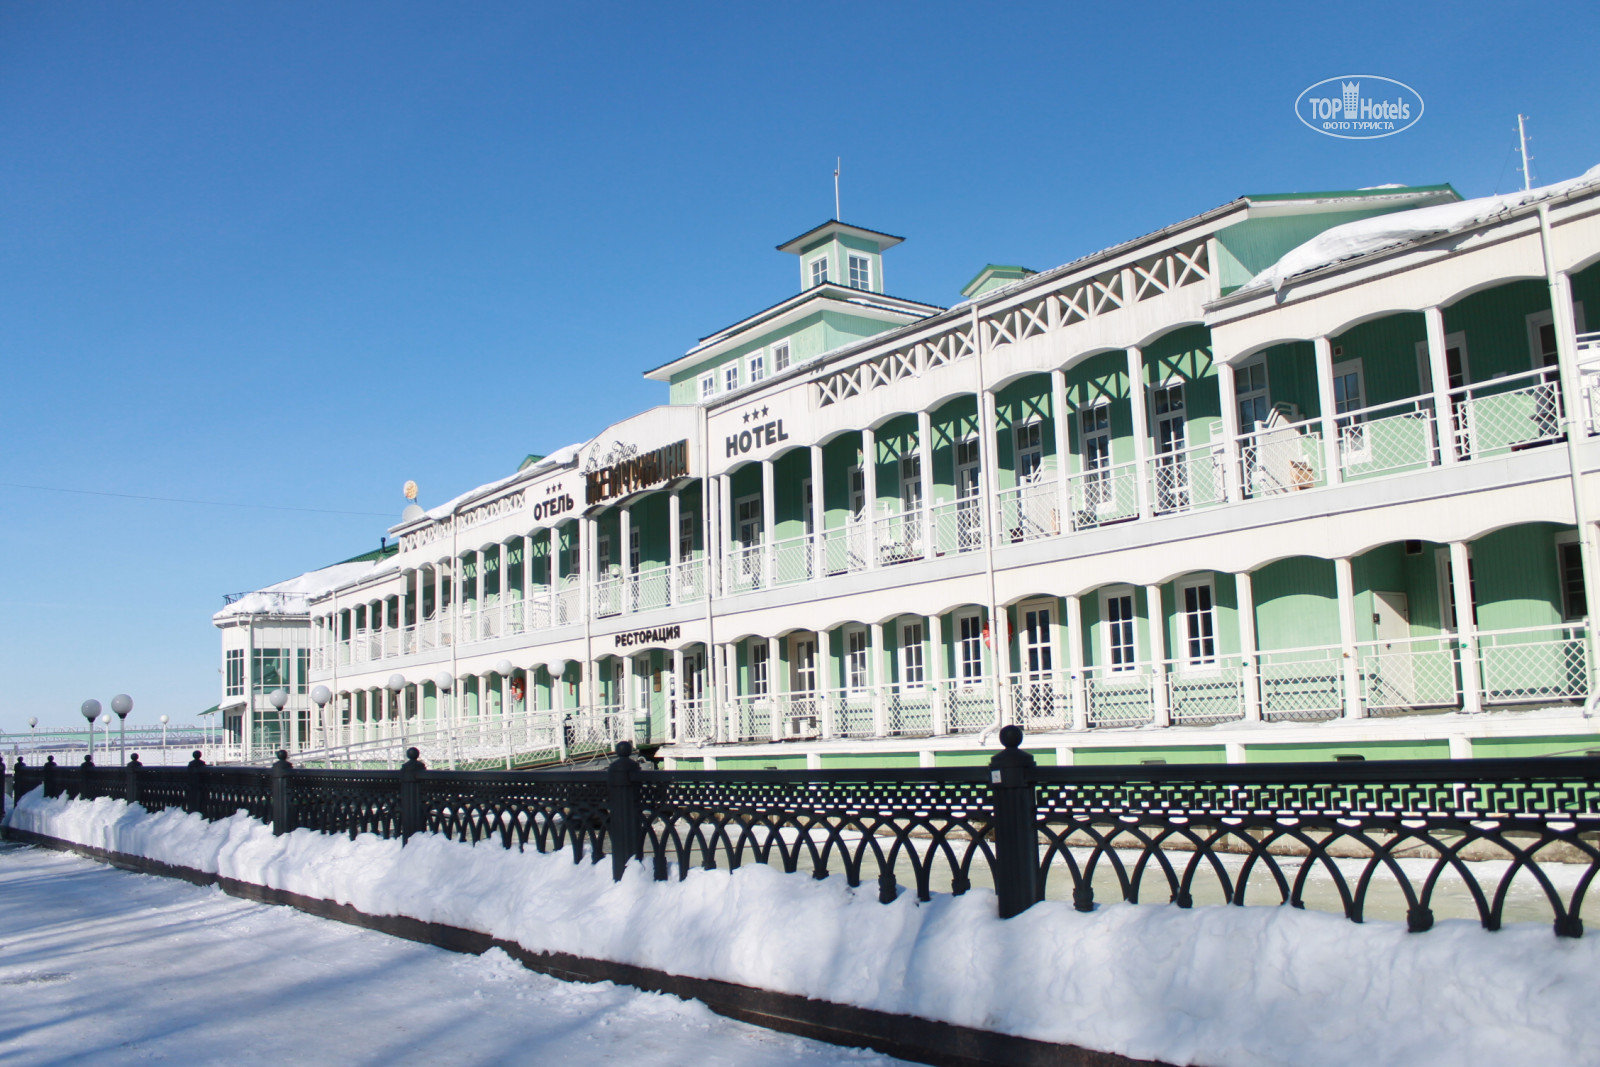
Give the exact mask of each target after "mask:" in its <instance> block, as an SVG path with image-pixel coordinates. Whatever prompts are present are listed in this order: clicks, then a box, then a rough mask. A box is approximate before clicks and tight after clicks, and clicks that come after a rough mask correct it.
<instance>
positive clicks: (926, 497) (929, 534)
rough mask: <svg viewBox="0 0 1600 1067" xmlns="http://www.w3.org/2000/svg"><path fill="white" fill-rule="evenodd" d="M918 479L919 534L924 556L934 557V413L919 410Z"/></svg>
mask: <svg viewBox="0 0 1600 1067" xmlns="http://www.w3.org/2000/svg"><path fill="white" fill-rule="evenodd" d="M917 481H918V483H919V484H920V486H921V492H922V516H921V518H920V519H919V520H918V521H919V522H921V524H922V528H921V530H920V531H919V532H918V536H919V537H920V538H921V540H922V553H921V555H922V558H923V559H932V558H933V557H934V556H935V555H936V554H937V552H936V548H935V545H934V543H933V414H932V412H928V411H919V412H917Z"/></svg>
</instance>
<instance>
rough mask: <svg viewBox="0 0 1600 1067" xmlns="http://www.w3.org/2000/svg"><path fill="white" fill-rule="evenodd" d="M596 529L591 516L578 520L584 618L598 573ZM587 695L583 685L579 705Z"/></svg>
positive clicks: (591, 607)
mask: <svg viewBox="0 0 1600 1067" xmlns="http://www.w3.org/2000/svg"><path fill="white" fill-rule="evenodd" d="M598 529H599V523H597V522H596V521H595V520H594V519H592V518H587V517H585V518H581V519H579V520H578V589H579V593H578V596H579V598H580V600H581V602H582V604H583V617H584V618H585V619H592V618H594V614H593V611H594V583H595V575H596V574H597V573H598V572H597V569H596V565H597V564H598V563H599V559H598V558H597V557H598V555H599V553H597V552H596V551H595V546H596V545H597V544H598V543H599V538H598V537H596V536H595V534H596V532H597V530H598ZM589 667H590V665H589V664H588V663H585V664H584V666H583V678H584V681H588V678H589ZM588 696H589V690H588V688H587V687H585V688H584V690H583V691H582V692H581V693H580V694H579V700H578V705H579V707H582V706H583V701H584V700H585V699H587V698H588Z"/></svg>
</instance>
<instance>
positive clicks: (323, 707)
mask: <svg viewBox="0 0 1600 1067" xmlns="http://www.w3.org/2000/svg"><path fill="white" fill-rule="evenodd" d="M332 699H333V692H332V690H330V689H329V688H328V687H327V686H325V685H319V686H317V687H316V688H315V689H313V690H311V702H312V703H313V704H315V705H316V706H317V728H318V729H319V730H321V731H322V747H323V748H327V747H328V701H330V700H332Z"/></svg>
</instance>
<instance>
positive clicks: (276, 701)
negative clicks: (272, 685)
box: [267, 686, 291, 748]
mask: <svg viewBox="0 0 1600 1067" xmlns="http://www.w3.org/2000/svg"><path fill="white" fill-rule="evenodd" d="M267 703H269V704H271V705H272V706H273V707H274V708H276V709H277V710H278V744H279V746H281V747H283V748H290V747H291V746H290V744H289V743H288V742H287V741H286V740H284V736H283V733H284V731H283V708H284V705H285V704H288V703H289V691H288V690H287V689H284V688H283V687H282V686H279V687H278V688H277V689H274V690H273V691H272V693H271V695H270V696H268V697H267Z"/></svg>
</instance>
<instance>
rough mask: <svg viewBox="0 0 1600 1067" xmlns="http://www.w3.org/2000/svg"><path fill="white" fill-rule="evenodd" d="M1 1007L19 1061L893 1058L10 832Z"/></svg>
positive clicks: (785, 1066)
mask: <svg viewBox="0 0 1600 1067" xmlns="http://www.w3.org/2000/svg"><path fill="white" fill-rule="evenodd" d="M0 1007H3V1010H0V1061H3V1062H5V1063H8V1064H10V1063H16V1064H56V1063H60V1064H66V1063H95V1064H133V1063H150V1062H167V1063H178V1064H229V1065H236V1064H272V1065H274V1067H276V1065H279V1064H339V1065H341V1067H342V1065H346V1064H373V1065H377V1064H409V1063H415V1064H502V1063H505V1064H520V1063H537V1064H540V1065H544V1064H550V1065H566V1064H570V1065H574V1067H578V1065H581V1067H595V1065H597V1064H607V1063H627V1064H639V1065H683V1067H704V1065H715V1067H780V1065H782V1067H799V1065H802V1064H804V1065H814V1064H816V1065H820V1064H884V1065H887V1064H895V1063H899V1062H901V1061H899V1060H892V1059H890V1058H888V1057H885V1056H879V1055H876V1054H874V1053H869V1052H863V1051H860V1050H855V1049H841V1048H835V1047H833V1046H831V1045H824V1044H819V1043H817V1042H813V1041H806V1040H804V1039H801V1038H797V1037H791V1036H789V1035H787V1034H778V1033H774V1032H772V1031H770V1030H763V1029H761V1028H759V1027H755V1026H748V1025H746V1024H744V1023H739V1022H734V1021H733V1020H730V1019H724V1018H723V1017H721V1016H719V1015H715V1014H713V1013H712V1012H711V1010H710V1009H709V1008H707V1007H705V1006H704V1005H703V1004H699V1003H697V1002H694V1001H682V1000H678V999H676V998H675V997H668V996H663V995H661V994H657V993H641V992H638V991H637V990H633V989H628V988H626V987H623V986H614V985H611V984H610V983H603V984H599V985H576V984H571V983H567V982H559V981H557V980H555V979H554V978H549V977H546V976H545V975H541V974H536V973H534V972H533V971H530V970H527V969H526V968H524V967H523V966H522V965H521V964H519V963H517V962H516V961H515V960H513V959H512V958H511V957H509V956H507V955H506V954H505V953H504V952H501V951H499V950H498V949H495V950H492V951H490V952H488V953H486V954H484V955H483V956H462V955H457V954H456V953H453V952H446V951H445V950H443V949H437V948H432V947H430V946H426V945H418V944H415V943H413V942H410V941H402V940H400V939H398V938H393V937H388V936H386V935H384V934H379V933H374V932H372V931H370V930H361V929H357V928H356V927H351V926H345V925H342V924H340V923H336V922H330V921H328V920H326V919H316V918H312V917H311V916H309V915H303V914H301V913H300V912H297V911H293V910H291V909H289V908H278V907H272V906H269V905H265V904H252V903H248V902H246V901H241V900H236V899H235V898H233V897H229V896H227V895H225V894H224V893H223V892H222V891H221V890H219V889H214V888H212V889H200V888H197V887H195V886H191V885H188V884H186V883H183V882H177V881H172V880H170V879H165V878H157V877H152V876H148V875H138V874H128V873H126V872H124V871H118V870H115V869H112V868H109V867H105V866H103V865H101V864H98V863H94V862H92V861H89V860H84V859H79V858H77V857H74V856H68V855H65V854H62V853H59V852H50V851H48V850H45V849H37V848H25V847H22V846H18V845H0Z"/></svg>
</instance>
